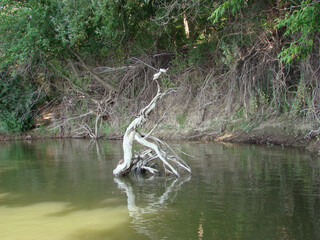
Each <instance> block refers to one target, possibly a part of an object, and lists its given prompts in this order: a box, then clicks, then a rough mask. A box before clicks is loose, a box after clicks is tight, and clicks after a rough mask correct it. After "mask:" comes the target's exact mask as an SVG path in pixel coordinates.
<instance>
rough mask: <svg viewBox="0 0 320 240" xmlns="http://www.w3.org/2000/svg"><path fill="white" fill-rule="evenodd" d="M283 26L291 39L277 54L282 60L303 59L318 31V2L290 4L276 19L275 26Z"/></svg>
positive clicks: (319, 19)
mask: <svg viewBox="0 0 320 240" xmlns="http://www.w3.org/2000/svg"><path fill="white" fill-rule="evenodd" d="M283 27H285V35H287V36H292V39H293V41H292V42H291V43H290V44H289V46H285V47H283V49H282V52H281V53H280V54H279V58H280V59H281V61H282V62H285V63H292V61H293V59H295V58H297V59H304V58H305V57H306V56H307V55H308V54H309V53H310V52H311V51H312V49H313V47H314V41H313V39H314V38H315V37H319V33H320V3H319V1H313V0H304V1H299V3H297V5H292V6H291V7H290V8H289V10H288V12H287V13H286V14H285V17H284V18H283V19H278V24H277V28H283Z"/></svg>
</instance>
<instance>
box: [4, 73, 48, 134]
mask: <svg viewBox="0 0 320 240" xmlns="http://www.w3.org/2000/svg"><path fill="white" fill-rule="evenodd" d="M41 100H42V98H41V97H40V94H39V93H38V92H37V90H36V88H35V87H34V86H32V85H30V84H23V79H22V78H21V77H20V76H18V75H16V76H14V77H12V78H2V79H1V81H0V131H1V132H23V131H25V130H28V129H30V128H31V127H32V125H33V122H34V112H35V110H36V107H37V105H38V104H39V102H40V101H41Z"/></svg>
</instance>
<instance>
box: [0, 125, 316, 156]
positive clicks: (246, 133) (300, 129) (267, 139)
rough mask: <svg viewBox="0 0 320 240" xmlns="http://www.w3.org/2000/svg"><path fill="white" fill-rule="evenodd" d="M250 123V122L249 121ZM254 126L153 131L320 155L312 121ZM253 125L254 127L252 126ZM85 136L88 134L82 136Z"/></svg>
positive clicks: (38, 135) (40, 135)
mask: <svg viewBox="0 0 320 240" xmlns="http://www.w3.org/2000/svg"><path fill="white" fill-rule="evenodd" d="M248 125H250V124H248ZM250 126H251V129H249V130H248V129H247V128H245V129H244V128H243V124H242V125H241V124H240V126H239V123H237V122H229V123H224V124H221V125H217V126H214V127H209V128H208V127H203V126H202V127H201V126H198V127H194V126H190V125H189V126H183V127H182V126H178V125H170V124H167V123H164V124H162V125H159V126H158V128H157V129H156V130H154V132H153V134H154V135H155V136H157V137H159V138H161V139H163V140H184V141H201V142H210V141H216V142H231V143H232V142H234V143H249V144H266V145H281V146H283V147H301V148H305V149H307V150H308V151H310V152H312V153H315V154H320V140H319V137H318V135H319V133H318V132H317V131H315V130H314V126H312V125H311V124H310V123H303V122H292V123H288V122H284V121H282V122H281V121H278V120H269V121H266V122H263V123H260V124H254V123H251V125H250ZM253 126H254V127H253ZM122 137H123V132H121V131H113V132H110V133H109V134H108V135H103V134H102V135H101V138H100V139H107V140H121V139H122ZM65 138H78V137H76V136H72V135H70V134H65V133H59V134H57V133H54V132H49V131H39V130H38V129H35V130H32V131H29V132H28V133H25V134H21V135H19V134H11V135H8V134H0V141H10V140H24V141H30V140H39V139H65ZM82 138H85V137H82Z"/></svg>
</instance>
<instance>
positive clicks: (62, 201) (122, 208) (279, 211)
mask: <svg viewBox="0 0 320 240" xmlns="http://www.w3.org/2000/svg"><path fill="white" fill-rule="evenodd" d="M171 144H172V145H174V146H176V147H177V148H178V149H180V150H182V151H185V152H187V153H189V154H191V155H194V158H192V157H188V156H184V159H185V160H186V161H187V162H188V164H189V165H190V167H191V168H192V171H193V174H192V176H191V177H188V176H185V177H182V178H179V179H176V178H165V177H157V178H142V177H139V176H135V175H131V176H130V177H126V178H114V177H113V176H112V170H113V168H114V167H115V166H116V165H117V162H118V161H119V159H121V157H122V156H121V155H122V150H121V142H110V141H109V142H108V141H98V142H90V141H87V140H61V141H33V142H31V141H30V142H28V141H25V142H2V143H0V239H1V240H29V239H30V240H31V239H32V240H38V239H41V240H42V239H43V240H60V239H61V240H82V239H122V240H123V239H130V240H131V239H184V240H185V239H201V240H202V239H308V240H310V239H320V173H319V167H320V159H319V157H317V156H312V155H309V154H308V153H306V152H304V151H302V150H301V149H294V148H281V147H276V146H269V147H267V146H255V145H237V144H217V143H192V142H187V143H171Z"/></svg>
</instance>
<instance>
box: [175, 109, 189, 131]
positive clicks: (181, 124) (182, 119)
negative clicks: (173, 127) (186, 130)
mask: <svg viewBox="0 0 320 240" xmlns="http://www.w3.org/2000/svg"><path fill="white" fill-rule="evenodd" d="M176 120H177V122H178V123H179V128H183V127H184V126H185V123H186V121H187V114H185V113H184V114H178V115H177V117H176Z"/></svg>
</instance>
